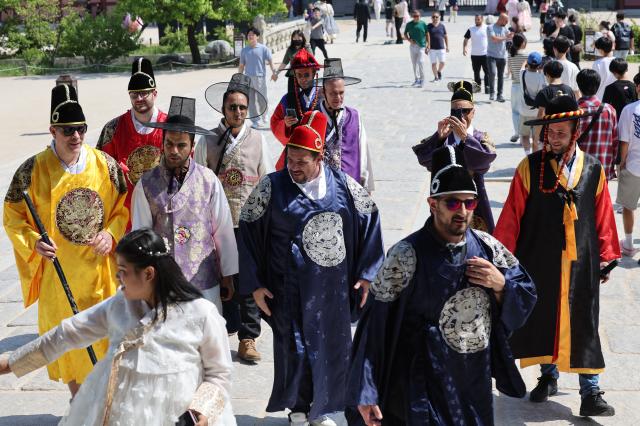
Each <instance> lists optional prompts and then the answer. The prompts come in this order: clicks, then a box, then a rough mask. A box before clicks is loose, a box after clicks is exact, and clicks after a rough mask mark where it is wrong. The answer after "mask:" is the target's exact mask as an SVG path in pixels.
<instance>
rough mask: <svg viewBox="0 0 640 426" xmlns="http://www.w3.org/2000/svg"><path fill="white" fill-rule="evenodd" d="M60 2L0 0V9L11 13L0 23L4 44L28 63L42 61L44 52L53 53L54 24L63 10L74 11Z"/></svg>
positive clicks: (55, 37)
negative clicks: (2, 23) (11, 12)
mask: <svg viewBox="0 0 640 426" xmlns="http://www.w3.org/2000/svg"><path fill="white" fill-rule="evenodd" d="M61 3H62V2H58V1H50V0H28V1H23V0H0V10H12V11H13V14H12V15H11V17H10V18H8V19H7V20H6V21H5V23H4V25H2V26H1V27H0V36H4V37H6V38H3V40H4V43H3V45H4V47H6V48H9V49H16V50H17V53H18V54H19V55H22V56H25V55H26V56H25V60H27V61H29V62H30V63H37V62H40V61H42V60H43V59H44V58H45V56H46V53H45V51H49V52H51V57H53V55H54V54H55V48H56V46H57V39H58V33H57V28H58V24H59V23H60V21H61V20H62V17H63V16H64V15H65V14H73V13H74V12H73V11H72V9H70V8H69V7H68V6H62V5H61ZM36 51H39V52H40V53H37V52H36Z"/></svg>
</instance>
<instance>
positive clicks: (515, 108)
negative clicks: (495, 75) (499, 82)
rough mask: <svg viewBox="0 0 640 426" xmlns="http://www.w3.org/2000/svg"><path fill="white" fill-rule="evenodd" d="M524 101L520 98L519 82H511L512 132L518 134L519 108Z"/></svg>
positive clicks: (520, 88)
mask: <svg viewBox="0 0 640 426" xmlns="http://www.w3.org/2000/svg"><path fill="white" fill-rule="evenodd" d="M523 103H524V100H523V99H522V87H521V86H520V83H512V84H511V122H512V123H513V134H514V135H518V134H520V108H521V104H523Z"/></svg>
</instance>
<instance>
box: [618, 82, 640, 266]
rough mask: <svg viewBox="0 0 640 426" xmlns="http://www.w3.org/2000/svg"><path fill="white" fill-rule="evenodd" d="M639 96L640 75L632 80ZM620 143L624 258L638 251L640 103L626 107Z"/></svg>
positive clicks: (619, 190)
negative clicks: (635, 233) (635, 231)
mask: <svg viewBox="0 0 640 426" xmlns="http://www.w3.org/2000/svg"><path fill="white" fill-rule="evenodd" d="M633 83H634V84H635V86H636V93H640V73H638V74H636V75H635V77H633ZM618 139H619V140H620V174H619V175H618V195H617V197H616V203H617V204H619V205H621V206H622V225H623V227H624V239H623V240H622V241H621V242H620V248H621V249H622V254H623V255H624V256H629V257H631V256H633V255H635V254H636V253H637V252H638V249H637V248H636V247H634V245H633V225H634V220H635V219H634V213H635V211H636V208H637V207H638V200H639V199H640V101H636V102H634V103H631V104H629V105H627V106H626V107H624V109H623V110H622V114H620V119H619V120H618Z"/></svg>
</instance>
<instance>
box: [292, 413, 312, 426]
mask: <svg viewBox="0 0 640 426" xmlns="http://www.w3.org/2000/svg"><path fill="white" fill-rule="evenodd" d="M289 424H290V425H291V426H309V422H308V421H307V415H306V414H305V413H289Z"/></svg>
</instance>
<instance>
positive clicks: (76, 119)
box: [49, 84, 86, 126]
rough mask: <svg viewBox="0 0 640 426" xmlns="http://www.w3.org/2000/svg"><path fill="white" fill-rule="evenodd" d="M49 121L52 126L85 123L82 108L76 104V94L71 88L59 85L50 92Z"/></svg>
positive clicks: (66, 85)
mask: <svg viewBox="0 0 640 426" xmlns="http://www.w3.org/2000/svg"><path fill="white" fill-rule="evenodd" d="M49 119H50V124H51V125H52V126H69V125H78V124H85V123H86V119H85V117H84V113H83V112H82V107H81V106H80V104H79V103H78V94H77V93H76V89H75V88H74V87H73V86H70V85H68V84H60V85H58V86H56V87H54V88H53V89H52V90H51V113H50V114H49Z"/></svg>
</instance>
